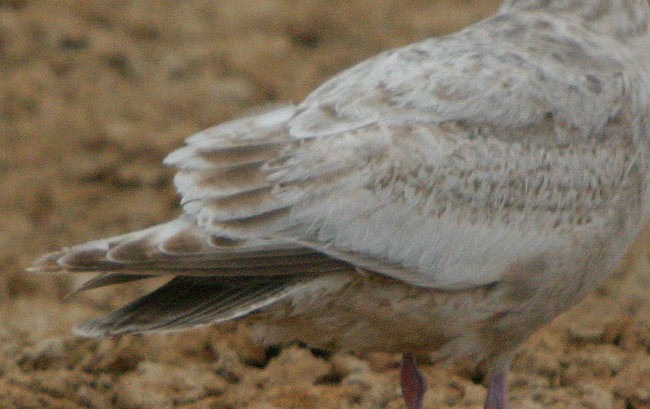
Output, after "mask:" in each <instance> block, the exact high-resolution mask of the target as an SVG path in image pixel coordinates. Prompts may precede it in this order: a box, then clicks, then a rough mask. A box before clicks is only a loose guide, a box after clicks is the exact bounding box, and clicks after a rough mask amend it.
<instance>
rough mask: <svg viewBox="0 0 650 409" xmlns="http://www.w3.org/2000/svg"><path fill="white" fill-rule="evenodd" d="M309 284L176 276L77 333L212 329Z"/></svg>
mask: <svg viewBox="0 0 650 409" xmlns="http://www.w3.org/2000/svg"><path fill="white" fill-rule="evenodd" d="M310 280H312V279H306V278H305V277H304V276H303V277H297V276H291V277H281V278H277V277H276V278H273V279H268V278H266V279H257V278H246V279H238V280H224V279H223V278H217V277H186V276H179V277H175V278H174V279H172V280H171V281H169V282H168V283H167V284H165V285H163V286H162V287H160V288H158V289H157V290H155V291H153V292H151V293H149V294H147V295H145V296H143V297H141V298H139V299H137V300H135V301H133V302H131V303H130V304H127V305H126V306H124V307H122V308H120V309H118V310H115V311H113V312H111V313H109V314H108V315H106V316H104V317H101V318H98V319H94V320H90V321H87V322H85V323H83V324H81V325H80V326H78V327H77V328H76V329H75V331H76V332H77V333H78V334H79V335H81V336H85V337H100V336H107V335H121V334H127V333H132V332H149V331H178V330H182V329H187V328H192V327H197V326H202V325H209V324H216V323H219V322H223V321H228V320H232V319H236V318H241V317H243V316H245V315H248V314H250V313H251V312H254V311H256V310H259V309H261V308H264V307H266V306H269V305H271V304H274V303H276V302H277V301H279V300H281V299H283V298H285V297H287V296H289V295H291V294H292V293H293V292H295V291H299V290H300V289H301V288H303V285H304V284H306V283H308V282H309V281H310Z"/></svg>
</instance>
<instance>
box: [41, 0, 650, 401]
mask: <svg viewBox="0 0 650 409" xmlns="http://www.w3.org/2000/svg"><path fill="white" fill-rule="evenodd" d="M648 11H649V10H648V5H647V3H646V0H506V1H505V2H504V3H503V4H502V6H501V7H500V9H499V10H498V12H497V13H496V15H494V16H493V17H491V18H489V19H487V20H484V21H481V22H479V23H476V24H474V25H472V26H470V27H468V28H466V29H464V30H462V31H459V32H457V33H455V34H451V35H448V36H445V37H439V38H431V39H426V40H424V41H421V42H417V43H414V44H411V45H408V46H405V47H402V48H398V49H394V50H390V51H387V52H384V53H381V54H379V55H377V56H375V57H373V58H370V59H368V60H366V61H363V62H361V63H359V64H358V65H356V66H354V67H352V68H350V69H348V70H345V71H343V72H341V73H340V74H338V75H336V76H335V77H333V78H332V79H330V80H329V81H327V82H325V83H324V84H323V85H321V86H320V87H319V88H317V89H316V90H315V91H314V92H312V93H311V94H310V95H309V96H308V97H307V98H306V99H305V100H304V101H303V102H302V103H300V104H298V105H286V106H280V107H275V108H273V109H270V110H267V111H264V112H258V113H255V114H251V115H248V116H245V117H243V118H241V119H237V120H234V121H230V122H226V123H224V124H221V125H218V126H215V127H213V128H210V129H207V130H205V131H202V132H199V133H198V134H196V135H194V136H191V137H190V138H188V139H187V140H186V143H185V145H184V146H183V147H181V148H180V149H178V150H176V151H174V152H172V153H171V154H170V155H169V156H167V158H166V159H165V164H167V165H170V166H173V167H175V168H176V170H177V173H176V176H175V179H174V182H175V185H176V187H177V189H178V192H179V193H180V195H181V197H182V201H181V205H182V210H183V213H182V215H181V216H180V217H178V218H177V219H175V220H172V221H170V222H167V223H163V224H160V225H156V226H153V227H150V228H148V229H145V230H141V231H136V232H132V233H127V234H124V235H121V236H117V237H110V238H106V239H101V240H96V241H91V242H89V243H85V244H81V245H78V246H74V247H71V248H66V249H63V250H61V251H58V252H55V253H51V254H49V255H46V256H44V257H42V258H41V259H40V260H38V261H37V262H35V264H34V266H33V267H32V268H31V270H32V271H39V272H57V271H62V272H94V273H98V274H97V275H96V276H95V277H94V278H91V279H90V280H89V281H87V282H85V283H84V284H82V285H81V287H80V288H79V290H88V289H91V288H97V287H101V286H106V285H110V284H117V283H126V282H131V281H135V280H141V279H145V278H149V277H153V276H160V275H169V276H171V279H170V281H169V282H167V283H166V284H164V285H162V286H161V287H160V288H158V289H157V290H154V291H153V292H151V293H149V294H148V295H145V296H143V297H141V298H139V299H137V300H135V301H133V302H131V303H130V304H127V305H126V306H124V307H122V308H120V309H118V310H115V311H113V312H111V313H109V314H108V315H106V316H104V317H102V318H99V319H94V320H91V321H89V322H86V323H84V324H82V325H80V326H79V327H78V328H77V329H76V331H77V332H78V333H79V334H80V335H82V336H88V337H99V336H107V335H120V334H126V333H130V332H150V331H176V330H182V329H187V328H192V327H197V326H202V325H211V324H218V323H221V322H224V321H229V320H234V319H238V318H244V317H245V318H246V319H247V321H248V323H249V325H250V329H251V334H252V336H254V337H255V338H256V339H257V340H258V341H259V342H261V343H264V344H281V343H286V342H291V341H294V340H300V341H303V342H305V343H307V344H308V345H310V346H313V347H317V348H322V349H327V350H342V351H360V352H364V351H386V352H394V353H397V352H399V353H403V356H402V365H401V378H400V379H401V384H402V395H403V398H404V401H405V404H406V407H407V408H408V409H421V408H422V407H423V396H424V393H425V391H426V381H425V379H424V377H423V375H422V374H421V372H420V371H419V370H418V368H417V365H416V362H415V359H414V356H415V354H420V353H429V352H430V353H432V354H433V355H432V356H433V357H434V358H435V359H436V360H439V361H441V362H453V361H457V360H460V359H467V360H468V361H470V362H472V363H475V364H482V365H484V367H485V368H486V371H487V377H486V379H487V388H488V389H487V398H486V402H485V408H487V409H504V408H506V407H507V374H508V372H509V367H510V363H511V361H512V359H513V356H514V355H515V352H516V350H517V348H518V346H519V345H520V344H522V343H523V342H524V341H525V340H526V339H527V338H528V337H529V335H531V333H533V332H534V331H535V330H537V329H538V328H540V327H541V326H543V325H544V324H545V323H547V322H549V321H550V320H552V319H553V318H554V317H555V316H557V315H558V314H560V313H561V312H563V311H565V310H566V309H568V308H569V307H570V306H571V305H573V304H575V303H576V302H578V301H579V300H580V299H582V298H583V297H584V296H585V295H586V294H588V293H589V292H590V291H592V290H593V289H594V288H595V287H596V286H597V285H598V284H599V283H601V282H602V281H603V279H604V278H605V277H606V276H607V275H608V273H609V272H610V271H611V270H612V269H613V268H615V266H616V265H617V263H618V262H619V261H620V259H621V258H622V256H623V255H624V253H625V251H626V249H627V248H628V247H629V246H630V245H631V243H632V242H633V240H634V239H635V237H636V236H637V235H638V233H639V232H640V229H641V227H642V226H643V225H644V224H645V223H646V222H647V220H648V216H647V215H648V210H649V209H648V206H649V205H650V197H649V195H650V185H649V183H650V173H649V172H648V170H649V169H648V168H649V166H650V159H649V158H650V156H649V155H650V134H649V128H648V127H649V126H650V125H649V120H650V117H649V115H648V113H649V109H650V101H649V98H648V90H649V88H648V81H649V80H650V71H649V68H650V62H649V57H648V56H649V55H650V52H649V51H648V50H650V41H649V40H650V37H649V35H648Z"/></svg>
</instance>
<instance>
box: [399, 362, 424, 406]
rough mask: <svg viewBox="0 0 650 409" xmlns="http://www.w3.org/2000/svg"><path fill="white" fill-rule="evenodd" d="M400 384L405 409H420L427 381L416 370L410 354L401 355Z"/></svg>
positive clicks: (416, 367)
mask: <svg viewBox="0 0 650 409" xmlns="http://www.w3.org/2000/svg"><path fill="white" fill-rule="evenodd" d="M400 382H401V385H402V397H403V398H404V402H405V403H406V408H407V409H422V400H423V398H424V392H426V390H427V380H426V379H425V378H424V375H422V373H421V372H420V370H419V369H418V366H417V364H416V363H415V359H414V358H413V354H412V353H410V352H405V353H404V354H403V355H402V367H401V369H400Z"/></svg>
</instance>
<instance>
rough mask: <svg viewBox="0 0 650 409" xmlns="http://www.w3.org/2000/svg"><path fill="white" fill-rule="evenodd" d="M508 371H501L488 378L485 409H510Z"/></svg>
mask: <svg viewBox="0 0 650 409" xmlns="http://www.w3.org/2000/svg"><path fill="white" fill-rule="evenodd" d="M507 379H508V369H499V370H497V371H495V372H494V373H491V374H490V375H489V378H488V390H487V397H486V398H485V406H484V407H485V409H508V382H507Z"/></svg>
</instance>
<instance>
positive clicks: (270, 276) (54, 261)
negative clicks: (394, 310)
mask: <svg viewBox="0 0 650 409" xmlns="http://www.w3.org/2000/svg"><path fill="white" fill-rule="evenodd" d="M29 271H31V272H35V273H56V272H62V273H74V272H94V273H99V274H98V275H97V276H95V277H94V278H91V279H90V280H88V281H86V282H85V283H84V284H82V285H81V286H80V287H79V288H77V289H76V290H75V292H77V291H83V290H89V289H92V288H98V287H103V286H107V285H113V284H119V283H126V282H131V281H135V280H141V279H144V278H150V277H154V276H161V275H169V276H172V277H173V278H172V279H171V281H169V282H168V283H167V284H165V285H163V286H162V287H160V288H158V289H157V290H155V291H153V292H151V293H149V294H147V295H145V296H143V297H141V298H139V299H137V300H135V301H133V302H131V303H130V304H128V305H126V306H124V307H122V308H120V309H118V310H116V311H113V312H111V313H110V314H108V315H106V316H104V317H102V318H99V319H95V320H91V321H88V322H86V323H83V324H82V325H80V326H78V327H77V328H76V332H77V333H78V334H79V335H82V336H86V337H99V336H106V335H119V334H126V333H130V332H147V331H177V330H182V329H186V328H191V327H196V326H202V325H209V324H216V323H220V322H224V321H228V320H232V319H237V318H241V317H244V316H246V315H248V314H250V313H252V312H254V311H258V310H260V309H262V308H264V307H266V306H270V305H272V304H274V303H276V302H278V301H280V300H282V299H285V298H286V297H290V296H291V295H293V294H296V293H297V292H300V291H301V290H302V289H304V288H306V287H305V286H308V285H309V283H310V282H312V281H313V280H316V279H318V278H319V276H321V275H322V274H328V273H334V272H343V271H350V267H349V266H348V265H347V264H345V263H343V262H341V261H338V260H336V259H333V258H330V257H328V256H325V255H323V254H322V253H319V252H316V251H314V250H311V249H308V248H305V247H301V246H299V245H296V244H292V243H287V242H276V241H272V240H262V239H257V240H246V241H234V240H228V239H225V238H223V237H215V236H212V235H210V234H208V233H205V232H204V231H203V230H201V229H200V228H199V227H198V226H197V225H196V223H195V222H194V221H193V220H192V219H191V218H189V217H183V218H179V219H176V220H173V221H171V222H168V223H164V224H161V225H157V226H154V227H151V228H149V229H145V230H141V231H137V232H133V233H129V234H125V235H121V236H116V237H111V238H107V239H102V240H96V241H91V242H88V243H85V244H82V245H79V246H75V247H71V248H68V249H63V250H61V251H58V252H55V253H50V254H47V255H45V256H43V257H42V258H40V259H39V260H37V261H36V262H35V263H34V265H32V267H30V268H29Z"/></svg>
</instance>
